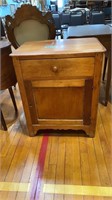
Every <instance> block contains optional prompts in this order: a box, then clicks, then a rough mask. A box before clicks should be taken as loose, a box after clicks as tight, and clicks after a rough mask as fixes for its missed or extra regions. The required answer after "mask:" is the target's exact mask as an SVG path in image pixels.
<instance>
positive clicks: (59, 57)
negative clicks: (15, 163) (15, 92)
mask: <svg viewBox="0 0 112 200" xmlns="http://www.w3.org/2000/svg"><path fill="white" fill-rule="evenodd" d="M87 41H88V42H87ZM79 47H80V48H79ZM103 52H105V48H104V47H103V45H101V44H100V43H99V42H98V40H97V39H96V38H88V39H86V38H81V39H72V40H71V39H70V40H66V39H65V40H51V41H40V42H29V43H24V44H23V45H22V46H21V47H19V48H18V49H16V50H15V51H14V52H13V54H12V56H13V61H14V66H15V71H16V74H17V78H18V84H19V87H20V92H21V97H22V101H23V106H24V111H25V114H26V120H27V125H28V129H29V135H30V136H34V135H35V134H36V132H37V130H39V129H75V130H80V129H81V130H84V131H86V133H87V135H89V136H90V137H93V136H94V135H95V126H96V117H97V106H98V96H99V86H100V84H99V83H100V75H101V68H102V62H103ZM29 91H30V92H29Z"/></svg>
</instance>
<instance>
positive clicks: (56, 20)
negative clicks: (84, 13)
mask: <svg viewBox="0 0 112 200" xmlns="http://www.w3.org/2000/svg"><path fill="white" fill-rule="evenodd" d="M52 16H53V19H54V24H55V28H56V36H57V38H58V36H60V37H61V38H63V34H62V28H61V19H60V15H59V14H58V13H56V14H52Z"/></svg>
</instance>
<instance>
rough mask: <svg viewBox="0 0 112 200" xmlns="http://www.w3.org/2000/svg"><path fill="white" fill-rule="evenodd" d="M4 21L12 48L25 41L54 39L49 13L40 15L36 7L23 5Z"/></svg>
mask: <svg viewBox="0 0 112 200" xmlns="http://www.w3.org/2000/svg"><path fill="white" fill-rule="evenodd" d="M5 19H6V21H5V26H6V31H7V36H8V39H9V41H10V42H11V44H12V45H13V47H14V48H18V47H19V46H20V45H21V44H23V43H24V42H26V41H39V40H47V39H54V38H55V35H56V30H55V24H54V20H53V17H52V14H51V12H47V13H42V12H41V11H39V10H38V9H37V8H36V6H32V5H31V4H23V5H22V6H21V7H20V8H18V9H17V10H16V13H15V15H14V16H13V17H11V16H9V15H7V16H6V18H5Z"/></svg>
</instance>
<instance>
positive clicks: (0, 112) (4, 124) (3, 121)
mask: <svg viewBox="0 0 112 200" xmlns="http://www.w3.org/2000/svg"><path fill="white" fill-rule="evenodd" d="M0 114H1V124H2V126H3V128H4V130H5V131H7V126H6V123H5V119H4V116H3V113H2V110H1V109H0Z"/></svg>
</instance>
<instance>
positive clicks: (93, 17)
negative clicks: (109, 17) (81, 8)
mask: <svg viewBox="0 0 112 200" xmlns="http://www.w3.org/2000/svg"><path fill="white" fill-rule="evenodd" d="M90 24H105V16H104V12H98V11H96V12H91V13H90Z"/></svg>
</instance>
